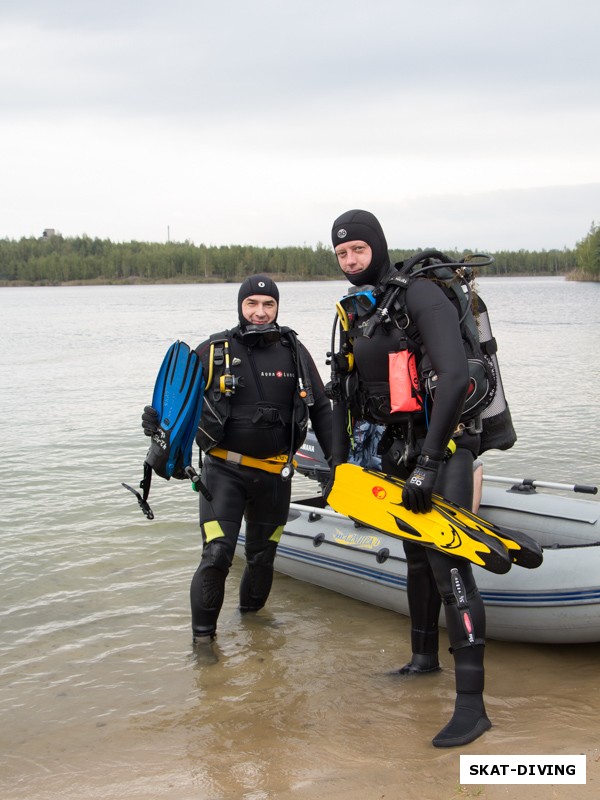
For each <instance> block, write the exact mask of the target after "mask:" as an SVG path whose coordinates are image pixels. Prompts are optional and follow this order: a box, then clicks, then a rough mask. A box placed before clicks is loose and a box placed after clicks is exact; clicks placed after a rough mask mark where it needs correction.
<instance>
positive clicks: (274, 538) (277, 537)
mask: <svg viewBox="0 0 600 800" xmlns="http://www.w3.org/2000/svg"><path fill="white" fill-rule="evenodd" d="M283 529H284V526H283V525H279V527H277V528H275V530H274V531H273V533H272V534H271V535H270V536H269V541H270V542H277V544H279V540H280V539H281V535H282V533H283Z"/></svg>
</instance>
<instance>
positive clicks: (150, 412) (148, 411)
mask: <svg viewBox="0 0 600 800" xmlns="http://www.w3.org/2000/svg"><path fill="white" fill-rule="evenodd" d="M158 420H159V416H158V411H157V410H156V409H155V408H152V406H144V413H143V414H142V428H143V429H144V433H145V434H146V436H152V435H154V434H155V433H156V431H157V430H158Z"/></svg>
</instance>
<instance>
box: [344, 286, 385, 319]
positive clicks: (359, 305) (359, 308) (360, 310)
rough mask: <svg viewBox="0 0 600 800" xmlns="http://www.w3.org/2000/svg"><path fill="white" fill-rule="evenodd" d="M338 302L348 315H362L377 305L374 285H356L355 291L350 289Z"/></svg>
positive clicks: (368, 312)
mask: <svg viewBox="0 0 600 800" xmlns="http://www.w3.org/2000/svg"><path fill="white" fill-rule="evenodd" d="M339 304H340V305H341V307H342V308H343V309H344V311H345V312H346V314H348V316H354V317H364V316H365V315H366V314H370V313H371V312H372V311H374V310H375V308H376V306H377V298H376V297H375V290H374V287H373V286H360V287H358V286H357V287H356V290H355V291H352V290H350V291H349V292H348V294H347V295H346V296H345V297H342V299H341V300H340V301H339Z"/></svg>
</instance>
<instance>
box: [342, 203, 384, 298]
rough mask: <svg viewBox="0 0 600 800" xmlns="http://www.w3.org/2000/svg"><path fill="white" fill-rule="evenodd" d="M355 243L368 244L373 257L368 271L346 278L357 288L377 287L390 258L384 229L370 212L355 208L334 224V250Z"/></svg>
mask: <svg viewBox="0 0 600 800" xmlns="http://www.w3.org/2000/svg"><path fill="white" fill-rule="evenodd" d="M354 241H361V242H366V243H367V244H368V245H369V247H370V248H371V250H372V252H373V255H372V258H371V263H370V264H369V266H368V267H367V269H365V270H364V271H363V272H361V273H359V274H358V275H346V278H347V279H348V280H349V281H350V283H353V284H354V285H355V286H364V285H365V284H373V285H376V284H377V283H378V282H379V279H380V278H381V276H382V275H383V274H384V273H385V272H386V271H387V268H388V267H389V263H390V257H389V255H388V246H387V241H386V238H385V234H384V232H383V228H382V227H381V224H380V222H379V220H378V219H377V217H376V216H374V215H373V214H371V212H370V211H362V210H361V209H357V208H354V209H352V210H351V211H346V212H345V213H343V214H341V215H340V216H339V217H338V218H337V219H336V221H335V222H334V223H333V228H332V229H331V242H332V244H333V248H334V250H335V248H336V247H337V246H338V245H340V244H343V243H344V242H354Z"/></svg>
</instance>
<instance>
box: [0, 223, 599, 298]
mask: <svg viewBox="0 0 600 800" xmlns="http://www.w3.org/2000/svg"><path fill="white" fill-rule="evenodd" d="M424 249H425V248H424ZM415 252H417V250H416V249H413V250H397V249H396V250H391V251H390V254H391V257H392V259H393V260H394V261H395V262H397V261H402V260H403V259H406V258H408V257H409V256H412V255H414V254H415ZM469 252H470V251H467V250H465V251H462V252H456V251H446V253H447V255H449V256H451V257H452V258H455V259H456V260H460V259H462V258H463V257H464V256H465V255H467V254H468V253H469ZM490 255H492V256H493V258H494V261H493V263H492V264H490V265H489V266H486V267H481V268H479V269H478V272H477V274H478V275H480V276H494V275H532V276H544V275H566V276H568V277H572V278H575V279H578V280H589V281H598V280H600V226H598V225H596V224H595V223H592V226H591V228H590V231H589V233H588V235H587V236H586V237H585V238H584V239H582V240H581V241H580V242H578V243H577V245H576V247H575V248H574V249H571V250H569V249H567V248H565V249H563V250H542V251H539V252H531V251H528V250H519V251H515V252H513V251H507V250H503V251H500V252H496V253H490ZM257 272H266V273H268V274H269V275H272V276H274V277H275V278H276V279H277V280H304V281H306V280H332V279H337V278H339V277H340V272H339V267H338V265H337V262H336V259H335V256H334V255H333V252H332V250H331V248H330V247H329V246H325V245H323V244H321V243H319V244H318V245H317V246H316V247H314V248H313V247H276V248H272V247H254V246H251V245H229V246H219V247H216V246H206V245H204V244H201V245H195V244H193V243H191V242H189V241H186V242H166V243H162V244H159V243H156V242H135V241H133V242H124V243H116V242H112V241H110V240H109V239H98V238H95V239H92V238H91V237H89V236H79V237H75V238H67V237H63V236H62V235H61V234H60V233H54V232H52V233H47V232H46V233H45V235H44V236H42V237H40V238H33V237H31V238H22V239H19V240H12V239H0V284H2V285H5V286H6V285H11V284H17V285H56V284H62V283H98V284H101V283H104V284H106V283H127V282H131V283H143V282H148V283H160V282H173V283H175V282H177V283H183V282H194V283H197V282H202V281H214V282H239V281H241V280H243V279H244V278H245V277H246V276H247V275H251V274H254V273H257Z"/></svg>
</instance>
